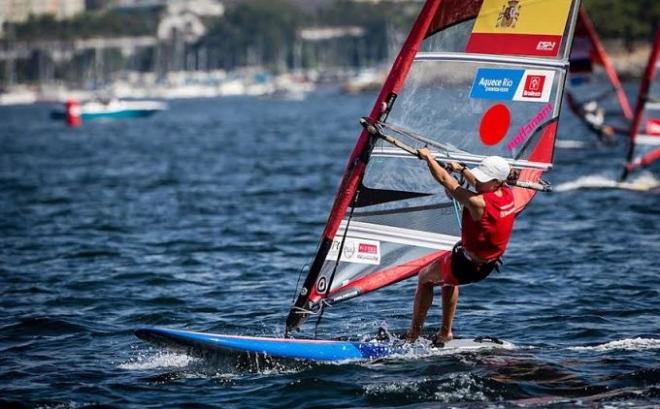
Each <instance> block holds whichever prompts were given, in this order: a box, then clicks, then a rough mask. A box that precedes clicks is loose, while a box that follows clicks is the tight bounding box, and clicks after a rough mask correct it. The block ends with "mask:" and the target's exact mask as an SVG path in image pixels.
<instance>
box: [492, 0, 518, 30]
mask: <svg viewBox="0 0 660 409" xmlns="http://www.w3.org/2000/svg"><path fill="white" fill-rule="evenodd" d="M506 3H507V4H504V5H503V6H502V11H500V14H499V15H498V16H497V24H495V27H498V28H514V27H515V26H516V23H517V22H518V19H519V18H520V0H508V1H507V2H506Z"/></svg>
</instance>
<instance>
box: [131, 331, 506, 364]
mask: <svg viewBox="0 0 660 409" xmlns="http://www.w3.org/2000/svg"><path fill="white" fill-rule="evenodd" d="M135 335H136V336H137V337H138V338H140V339H142V340H144V341H147V342H149V343H151V344H153V345H156V346H159V347H165V348H167V349H170V350H174V351H177V352H185V353H192V354H193V355H196V356H205V355H207V354H209V353H212V354H219V355H227V356H232V355H242V354H250V353H252V354H261V355H264V356H267V357H272V358H284V359H294V360H303V361H318V362H331V361H345V360H373V359H378V358H384V357H387V356H392V355H397V354H404V353H406V352H409V351H410V344H407V345H406V344H404V343H403V342H391V341H386V342H385V341H383V340H379V339H375V340H372V341H350V340H316V339H295V338H271V337H252V336H242V335H225V334H212V333H204V332H195V331H185V330H177V329H170V328H159V327H151V328H140V329H138V330H136V331H135ZM512 347H513V344H511V343H509V342H506V341H500V340H497V339H494V338H489V337H478V338H474V339H467V338H466V339H456V340H453V341H450V342H448V343H446V344H444V346H442V347H441V348H442V349H443V350H452V351H456V352H468V351H475V350H483V349H492V348H512ZM436 349H437V348H436Z"/></svg>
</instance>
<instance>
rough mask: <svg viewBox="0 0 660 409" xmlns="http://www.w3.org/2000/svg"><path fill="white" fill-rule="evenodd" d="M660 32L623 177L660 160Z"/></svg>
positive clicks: (646, 73) (642, 89)
mask: <svg viewBox="0 0 660 409" xmlns="http://www.w3.org/2000/svg"><path fill="white" fill-rule="evenodd" d="M659 70H660V28H659V29H658V30H656V33H655V40H654V41H653V47H652V48H651V54H650V55H649V60H648V63H647V65H646V70H645V71H644V76H643V77H642V81H641V84H640V88H639V94H638V99H637V107H636V109H635V117H634V119H633V124H632V127H631V129H630V139H629V147H628V159H627V163H626V167H625V170H624V173H623V176H622V179H625V178H626V177H627V176H628V174H629V173H630V172H631V171H634V170H636V169H639V168H641V167H647V166H650V165H651V164H653V163H660V162H657V161H658V159H660V75H658V71H659Z"/></svg>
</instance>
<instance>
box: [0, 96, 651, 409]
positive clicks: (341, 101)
mask: <svg viewBox="0 0 660 409" xmlns="http://www.w3.org/2000/svg"><path fill="white" fill-rule="evenodd" d="M373 98H374V96H373V95H367V96H360V97H350V96H341V95H332V94H330V95H327V94H320V95H312V96H311V97H310V98H308V99H307V100H306V101H304V102H284V101H273V100H259V99H222V100H191V101H180V102H173V103H171V104H170V108H171V109H170V111H169V112H166V113H161V114H158V115H156V116H154V117H152V118H149V119H145V120H135V121H124V122H107V123H89V124H85V125H84V126H83V127H82V128H79V129H67V128H65V127H64V126H63V125H62V124H59V123H55V122H51V121H50V120H48V112H49V109H50V108H51V107H49V106H33V107H11V108H7V107H5V108H0V119H1V121H0V143H1V146H2V149H1V151H0V209H1V212H0V311H1V314H0V406H8V405H9V404H14V405H15V406H18V407H21V406H24V407H48V408H55V407H57V408H80V407H85V406H92V405H107V406H109V407H117V408H142V407H161V406H167V407H184V406H189V407H223V408H225V407H260V408H276V407H287V408H307V407H413V408H425V407H429V406H434V407H441V406H447V407H457V408H482V407H498V408H499V407H504V408H508V407H514V408H517V407H552V408H555V407H556V408H572V407H575V406H578V405H581V406H585V407H602V408H605V407H608V408H609V407H657V406H658V405H660V354H659V352H660V318H659V317H660V302H659V300H660V297H659V295H660V294H659V292H660V266H659V263H658V260H659V257H658V256H659V255H660V223H659V219H660V218H659V217H658V216H659V215H660V195H658V194H653V193H648V192H646V193H644V192H633V191H629V190H621V189H580V188H579V187H580V183H575V182H576V181H579V180H582V179H583V178H600V179H604V180H610V181H613V180H614V178H615V175H618V172H619V169H620V165H621V164H622V157H623V150H624V146H623V145H619V146H615V147H602V146H598V145H596V144H595V143H594V142H593V139H592V138H591V136H590V135H588V134H586V133H585V131H584V130H583V129H582V128H581V127H580V125H579V124H578V123H577V122H576V121H575V120H574V119H573V118H572V117H570V115H565V117H564V118H563V119H562V121H563V122H562V126H561V135H562V136H561V137H562V138H563V139H569V140H578V141H581V143H580V144H572V145H571V144H569V145H567V146H570V147H572V148H571V149H559V150H558V151H557V153H556V168H555V170H554V171H553V172H552V173H551V174H550V175H549V178H550V179H551V181H552V182H553V183H554V184H555V185H562V186H564V189H561V190H562V191H561V192H556V193H553V194H541V195H539V196H538V197H537V199H536V200H535V201H534V203H533V205H532V206H531V207H530V208H529V209H528V210H527V211H526V212H525V213H524V216H523V217H522V218H520V219H519V220H518V222H517V225H516V228H515V232H514V235H513V239H512V242H511V245H510V247H509V251H508V254H507V257H506V265H505V268H504V271H503V272H502V273H500V274H495V275H494V276H492V277H491V278H489V279H488V280H487V281H485V282H483V283H480V284H477V285H473V286H468V287H466V288H464V289H462V290H461V299H460V304H459V310H458V314H457V319H456V323H455V333H456V335H462V336H476V335H493V336H497V337H500V338H503V339H506V340H508V341H510V342H513V343H514V344H515V345H517V348H516V349H514V350H508V351H492V352H486V353H478V354H474V353H470V354H454V355H442V356H438V355H436V356H426V357H419V358H407V359H392V360H385V361H379V362H374V363H348V364H330V365H314V366H312V365H303V366H295V367H291V366H285V365H283V366H281V367H275V368H267V369H262V370H257V371H254V372H250V371H245V370H241V369H239V368H232V367H228V366H218V365H213V364H212V363H210V362H207V361H203V360H199V359H195V358H192V357H187V356H185V355H177V354H174V353H169V352H163V351H159V350H157V349H154V348H151V347H149V346H148V345H146V344H144V343H142V342H140V341H139V340H138V339H137V338H135V337H134V335H133V333H132V331H133V329H135V328H137V327H140V326H143V325H163V326H171V327H177V328H188V329H195V330H203V331H215V332H223V333H231V334H251V335H275V336H277V335H281V334H282V333H283V331H284V319H285V317H286V313H287V311H288V307H289V304H290V302H291V300H292V296H293V292H294V287H295V284H296V281H297V279H298V275H299V271H300V269H301V267H302V266H303V265H305V264H306V263H308V262H310V260H311V257H312V255H313V254H314V251H315V248H316V244H317V240H318V238H319V236H320V233H321V230H322V228H323V224H324V221H325V218H326V216H327V213H328V210H329V207H330V204H331V201H332V198H333V196H334V193H335V190H336V187H337V183H338V181H339V178H340V176H341V173H342V169H343V167H344V165H345V160H346V157H347V156H348V153H349V152H350V150H351V148H352V146H353V143H354V141H355V138H356V136H357V133H358V132H359V125H358V122H357V119H358V118H359V117H360V116H361V115H364V114H366V113H367V112H368V110H369V109H370V107H371V104H372V102H373ZM571 183H572V184H573V185H571ZM571 186H572V187H571ZM413 294H414V280H412V281H409V282H404V283H400V284H398V285H395V286H392V287H390V288H388V289H385V290H383V291H380V292H377V293H374V294H371V295H368V296H365V297H362V298H360V299H357V300H352V301H350V302H346V303H344V304H341V305H338V306H336V307H334V308H332V309H331V310H329V311H328V312H326V315H325V318H324V321H323V323H322V324H321V326H320V328H319V335H320V336H321V337H333V336H340V335H353V336H355V335H366V334H373V333H374V332H375V331H376V329H377V328H378V326H380V325H382V324H386V325H388V326H389V327H390V328H404V327H405V326H407V324H408V320H409V318H410V312H411V305H412V299H413ZM436 301H437V300H436ZM430 315H431V316H430V318H429V322H430V324H436V325H437V323H438V321H439V317H440V309H439V307H438V305H437V302H436V305H435V306H434V307H433V310H432V311H431V313H430ZM306 328H307V333H309V330H310V328H311V327H310V326H307V327H306Z"/></svg>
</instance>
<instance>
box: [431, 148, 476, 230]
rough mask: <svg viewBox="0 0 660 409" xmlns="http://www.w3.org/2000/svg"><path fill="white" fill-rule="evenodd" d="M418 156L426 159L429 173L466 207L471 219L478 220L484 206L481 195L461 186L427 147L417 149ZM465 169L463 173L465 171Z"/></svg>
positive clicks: (471, 176)
mask: <svg viewBox="0 0 660 409" xmlns="http://www.w3.org/2000/svg"><path fill="white" fill-rule="evenodd" d="M418 154H419V157H420V158H421V159H423V160H425V161H426V164H427V165H428V167H429V170H430V171H431V175H433V177H434V178H435V180H437V181H438V183H440V184H441V185H442V186H444V188H445V189H446V190H447V193H448V194H449V196H451V197H452V198H454V199H456V200H457V201H458V203H460V204H461V205H463V206H464V207H466V208H467V209H468V210H469V212H470V216H472V219H473V220H479V219H481V217H482V216H483V214H484V209H485V208H486V203H485V202H484V199H483V198H482V197H481V195H478V194H476V193H473V192H470V191H469V190H467V189H464V188H462V187H461V186H460V185H459V184H458V182H457V181H456V179H454V178H453V177H452V176H451V175H450V174H449V172H447V171H446V170H445V169H444V168H443V167H442V166H440V164H439V163H438V162H437V161H436V160H435V158H433V156H432V155H431V152H429V150H428V149H426V148H423V149H420V150H419V151H418ZM467 172H468V171H466V172H465V173H467ZM469 177H470V178H471V179H472V180H474V176H473V175H472V174H470V176H469Z"/></svg>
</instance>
